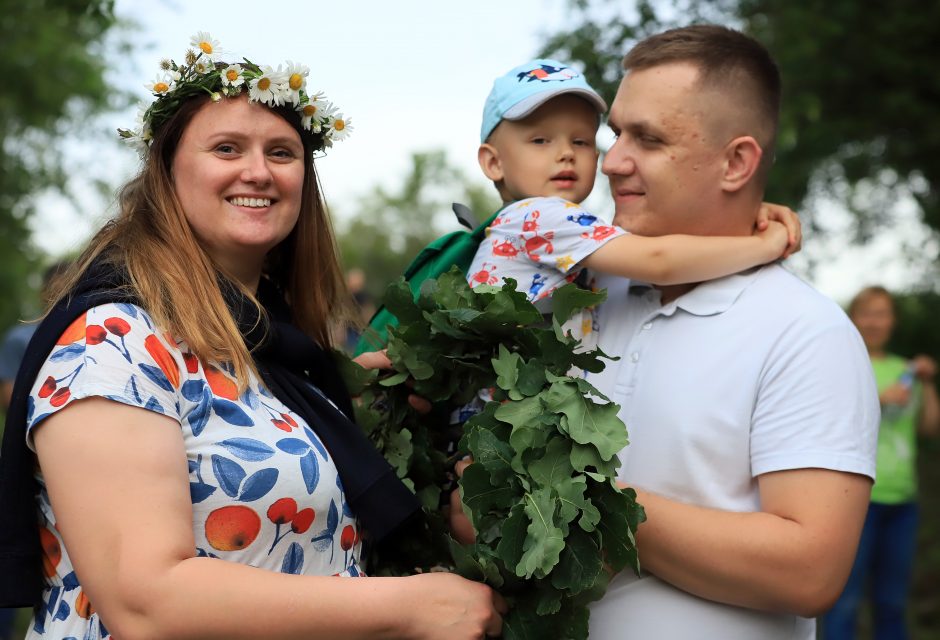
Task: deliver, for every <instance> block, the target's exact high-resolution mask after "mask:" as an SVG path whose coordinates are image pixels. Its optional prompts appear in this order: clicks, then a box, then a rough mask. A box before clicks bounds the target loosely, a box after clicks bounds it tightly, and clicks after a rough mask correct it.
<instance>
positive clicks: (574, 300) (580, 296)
mask: <svg viewBox="0 0 940 640" xmlns="http://www.w3.org/2000/svg"><path fill="white" fill-rule="evenodd" d="M606 299H607V291H598V292H594V291H588V290H587V289H582V288H581V287H579V286H578V285H576V284H574V283H569V284H566V285H565V286H563V287H559V288H558V289H555V291H554V292H553V293H552V315H553V316H554V317H555V320H556V321H557V322H558V324H564V322H565V321H566V320H568V318H570V317H571V316H572V315H574V313H575V312H576V311H580V310H581V309H584V308H586V307H593V306H595V305H598V304H600V303H601V302H603V301H604V300H606Z"/></svg>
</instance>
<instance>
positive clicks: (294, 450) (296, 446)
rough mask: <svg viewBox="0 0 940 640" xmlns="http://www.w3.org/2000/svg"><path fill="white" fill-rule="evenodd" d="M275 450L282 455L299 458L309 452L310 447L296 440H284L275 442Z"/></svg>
mask: <svg viewBox="0 0 940 640" xmlns="http://www.w3.org/2000/svg"><path fill="white" fill-rule="evenodd" d="M277 448H278V449H280V450H281V451H283V452H284V453H289V454H291V455H295V456H300V455H303V454H305V453H307V452H308V451H310V445H309V444H307V443H306V442H304V441H303V440H298V439H297V438H284V439H282V440H278V441H277Z"/></svg>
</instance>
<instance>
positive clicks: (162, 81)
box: [144, 75, 173, 96]
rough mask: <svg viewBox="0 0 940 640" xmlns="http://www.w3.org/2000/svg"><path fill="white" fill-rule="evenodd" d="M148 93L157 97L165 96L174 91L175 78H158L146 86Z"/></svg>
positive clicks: (163, 76) (162, 76)
mask: <svg viewBox="0 0 940 640" xmlns="http://www.w3.org/2000/svg"><path fill="white" fill-rule="evenodd" d="M144 86H145V87H147V91H150V92H152V93H154V94H156V95H160V96H164V95H166V94H168V93H169V92H170V91H172V90H173V78H168V77H167V76H165V75H159V76H157V77H156V78H155V79H154V81H153V82H151V83H149V84H145V85H144Z"/></svg>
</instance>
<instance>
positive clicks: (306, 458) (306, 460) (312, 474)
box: [300, 451, 320, 494]
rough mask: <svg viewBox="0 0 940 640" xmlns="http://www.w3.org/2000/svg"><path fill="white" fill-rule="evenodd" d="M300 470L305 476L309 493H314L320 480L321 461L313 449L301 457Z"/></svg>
mask: <svg viewBox="0 0 940 640" xmlns="http://www.w3.org/2000/svg"><path fill="white" fill-rule="evenodd" d="M300 471H301V473H302V474H303V476H304V484H306V485H307V493H310V494H312V493H313V491H314V489H316V488H317V484H318V483H319V482H320V463H319V462H317V456H316V454H314V453H313V451H308V452H307V453H305V454H304V455H303V457H301V458H300Z"/></svg>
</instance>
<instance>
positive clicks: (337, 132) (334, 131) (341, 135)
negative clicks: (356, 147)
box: [327, 113, 353, 141]
mask: <svg viewBox="0 0 940 640" xmlns="http://www.w3.org/2000/svg"><path fill="white" fill-rule="evenodd" d="M327 127H329V129H328V130H327V136H328V137H329V138H330V139H331V140H335V141H339V140H345V139H346V136H348V135H349V134H350V133H352V129H353V127H352V120H349V119H347V118H344V117H343V114H342V113H338V114H336V115H334V116H330V120H329V122H327Z"/></svg>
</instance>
